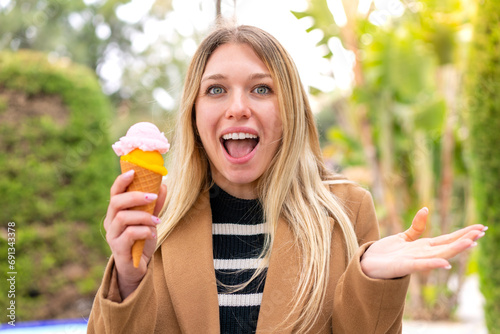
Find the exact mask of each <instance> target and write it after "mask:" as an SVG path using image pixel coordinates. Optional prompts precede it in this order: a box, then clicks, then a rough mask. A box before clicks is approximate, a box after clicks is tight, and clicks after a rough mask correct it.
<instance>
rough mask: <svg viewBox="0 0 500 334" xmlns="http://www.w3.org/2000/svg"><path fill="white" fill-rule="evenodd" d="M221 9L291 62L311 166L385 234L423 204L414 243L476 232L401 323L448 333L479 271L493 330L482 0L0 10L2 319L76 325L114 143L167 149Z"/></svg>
mask: <svg viewBox="0 0 500 334" xmlns="http://www.w3.org/2000/svg"><path fill="white" fill-rule="evenodd" d="M218 14H219V15H222V16H225V17H229V18H235V19H236V20H237V21H238V22H239V23H245V24H253V25H258V26H260V27H262V28H264V29H266V30H268V31H270V32H271V33H273V34H274V35H275V36H276V37H277V38H278V39H279V40H281V41H282V42H283V44H285V47H287V48H288V49H289V50H290V51H291V52H292V56H294V57H296V61H297V64H298V66H299V69H300V71H301V76H302V77H303V79H304V83H305V85H306V86H307V89H308V91H309V93H310V96H311V100H312V104H313V107H314V109H315V112H316V117H317V125H318V128H319V131H320V135H321V144H322V147H323V152H324V157H325V160H326V161H327V163H328V164H329V166H331V168H333V169H335V170H337V171H339V172H341V173H343V174H345V175H346V176H348V177H349V178H351V179H352V180H354V181H356V182H359V183H360V184H361V185H363V186H365V187H366V188H368V189H369V190H370V191H371V193H372V195H373V197H374V201H375V204H376V209H377V215H378V218H379V222H380V224H381V230H382V234H383V235H388V234H394V233H397V232H400V231H402V230H404V229H405V228H407V227H408V225H409V224H410V223H411V220H412V217H413V215H414V214H415V213H416V211H417V210H418V209H419V208H420V207H422V206H427V207H429V209H430V212H431V216H430V224H429V228H428V229H427V231H426V235H427V236H433V235H438V234H442V233H448V232H450V231H453V230H456V229H458V228H461V227H463V226H466V225H469V224H473V223H482V224H485V225H487V226H488V227H489V230H488V232H487V234H486V237H484V238H483V239H482V240H481V241H480V242H479V247H477V248H476V249H474V250H471V251H468V252H466V253H464V254H463V255H460V256H458V257H456V258H454V259H453V260H452V261H451V264H452V266H453V268H452V269H451V270H450V271H444V270H436V271H432V272H427V273H421V274H417V275H413V277H412V280H411V286H410V290H409V293H408V299H407V304H406V314H405V319H406V320H405V321H408V322H410V321H446V322H447V323H452V322H453V321H459V320H460V319H459V317H457V312H456V311H457V308H458V307H459V306H460V305H459V301H460V299H459V296H460V293H461V290H462V288H463V286H464V282H467V281H468V279H470V278H471V277H472V278H475V277H479V283H480V284H479V285H480V291H481V300H484V312H481V314H484V319H481V323H485V324H486V326H487V328H488V331H489V333H500V318H499V317H498V315H499V314H500V261H498V260H497V257H498V255H497V254H498V253H499V252H500V154H499V153H500V151H499V148H500V2H499V1H493V0H483V1H473V0H442V1H438V0H428V1H416V0H404V1H398V0H385V1H383V0H374V1H372V0H359V1H357V0H355V1H350V0H343V1H341V0H328V1H327V0H310V1H305V0H293V1H286V0H272V1H269V0H268V1H260V0H255V1H250V0H156V1H155V0H147V1H140V0H132V1H127V0H108V1H106V0H84V1H82V0H72V1H69V0H39V1H35V0H23V1H20V0H17V1H16V0H0V198H1V204H0V270H1V272H0V277H1V278H2V280H1V283H0V286H1V287H2V289H1V293H0V310H6V309H7V307H8V306H9V297H8V294H7V291H8V289H9V284H8V281H7V278H8V274H7V273H8V272H9V268H8V264H9V256H8V253H9V252H8V248H9V247H10V248H12V246H13V245H12V244H11V245H9V242H8V241H9V238H8V236H9V234H8V227H9V226H10V225H9V223H14V224H15V231H16V232H15V269H16V271H17V276H16V297H15V298H16V321H30V320H41V319H59V318H85V317H88V314H89V312H90V308H91V305H92V300H93V296H94V295H95V292H96V290H97V288H98V286H99V283H100V279H101V277H102V274H103V270H104V267H105V264H106V262H107V258H108V257H109V255H110V251H109V248H108V246H107V244H106V242H105V238H104V230H103V228H102V221H103V219H104V215H105V212H106V207H107V204H108V199H109V187H110V185H111V184H112V182H113V180H114V178H115V177H116V175H117V174H118V173H119V164H118V159H117V158H116V156H115V155H114V153H113V151H112V150H111V143H112V142H114V141H115V140H117V139H118V138H119V137H120V136H122V135H123V134H124V133H125V131H126V129H127V128H128V127H129V126H130V125H132V124H133V123H135V122H138V121H150V122H153V123H155V124H157V125H158V126H159V127H160V129H161V130H162V131H165V133H166V135H167V137H168V138H171V136H172V133H173V130H174V128H175V124H174V119H175V113H176V107H177V102H178V100H179V93H180V90H181V87H182V84H183V81H182V80H183V74H184V73H185V70H186V67H187V63H188V61H189V59H190V57H191V55H192V53H193V51H194V49H195V48H196V45H197V44H198V43H199V42H200V40H201V38H202V37H203V36H204V35H205V33H206V32H207V31H209V29H210V27H211V25H212V24H214V22H215V21H216V17H217V15H218ZM304 50H306V51H304ZM307 50H309V51H307ZM299 51H304V52H302V53H299ZM167 167H169V166H168V155H167ZM169 168H175V166H171V167H169ZM462 302H463V301H462ZM3 313H6V312H3ZM3 313H2V312H0V315H1V316H2V318H0V323H6V322H7V321H8V320H9V319H8V318H7V317H4V316H3ZM475 333H476V334H477V333H478V332H475Z"/></svg>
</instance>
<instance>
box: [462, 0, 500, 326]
mask: <svg viewBox="0 0 500 334" xmlns="http://www.w3.org/2000/svg"><path fill="white" fill-rule="evenodd" d="M477 9H478V11H477V15H476V22H475V25H474V38H473V42H472V49H471V53H470V60H469V66H468V73H467V81H468V84H467V90H468V100H469V103H468V119H469V123H470V124H469V125H470V135H469V138H470V147H471V157H472V162H473V182H474V197H475V202H476V208H477V220H478V223H481V224H484V225H487V226H488V227H489V230H488V232H487V233H486V236H485V237H484V238H483V240H481V241H480V243H479V244H480V248H479V249H480V255H479V263H478V264H479V268H478V269H479V275H480V284H481V292H482V293H483V295H484V297H485V300H486V302H485V318H486V324H487V327H488V330H489V333H491V334H495V333H500V317H499V315H500V261H499V260H498V257H499V254H500V154H499V153H500V151H499V148H500V2H498V1H492V0H486V1H482V2H481V3H480V4H478V5H477Z"/></svg>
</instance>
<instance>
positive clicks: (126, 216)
mask: <svg viewBox="0 0 500 334" xmlns="http://www.w3.org/2000/svg"><path fill="white" fill-rule="evenodd" d="M159 222H160V220H159V219H158V218H157V217H156V216H152V215H150V214H149V213H147V212H145V211H136V210H124V211H119V212H118V213H117V214H116V217H115V219H114V220H113V222H112V223H111V224H110V225H109V226H108V229H107V233H106V239H107V240H108V242H109V241H111V240H113V239H116V238H118V237H119V236H120V235H121V234H123V233H124V231H125V230H126V229H127V228H128V227H130V226H148V227H155V228H156V225H158V223H159Z"/></svg>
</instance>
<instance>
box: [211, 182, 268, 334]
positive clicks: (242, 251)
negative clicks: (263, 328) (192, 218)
mask: <svg viewBox="0 0 500 334" xmlns="http://www.w3.org/2000/svg"><path fill="white" fill-rule="evenodd" d="M210 206H211V208H212V238H213V252H214V267H215V276H216V279H217V282H218V283H219V284H218V286H217V290H218V297H219V317H220V326H221V333H222V334H226V333H231V334H233V333H255V330H256V327H257V318H258V315H259V310H260V303H261V301H262V292H263V291H264V283H265V279H266V274H267V269H266V270H264V271H263V273H262V274H261V275H260V276H259V277H258V279H256V280H254V281H252V283H251V284H250V285H248V286H247V287H245V289H243V290H240V291H237V292H232V293H229V291H228V289H227V288H226V287H225V286H223V285H236V284H240V283H244V282H247V281H248V280H249V279H250V277H251V276H252V274H254V273H255V270H256V268H257V266H258V260H257V258H258V256H259V254H260V252H261V251H262V248H263V246H264V238H265V233H266V231H267V229H266V225H265V224H264V221H263V211H262V206H261V204H260V202H259V201H258V200H257V199H255V200H244V199H240V198H236V197H233V196H231V195H229V194H228V193H226V192H225V191H224V190H222V189H221V188H219V187H218V186H217V185H214V186H213V187H212V188H211V189H210ZM242 269H243V271H242ZM220 283H222V284H220Z"/></svg>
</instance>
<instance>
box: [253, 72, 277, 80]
mask: <svg viewBox="0 0 500 334" xmlns="http://www.w3.org/2000/svg"><path fill="white" fill-rule="evenodd" d="M264 78H270V79H272V76H271V74H269V73H254V74H252V75H250V79H264Z"/></svg>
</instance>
